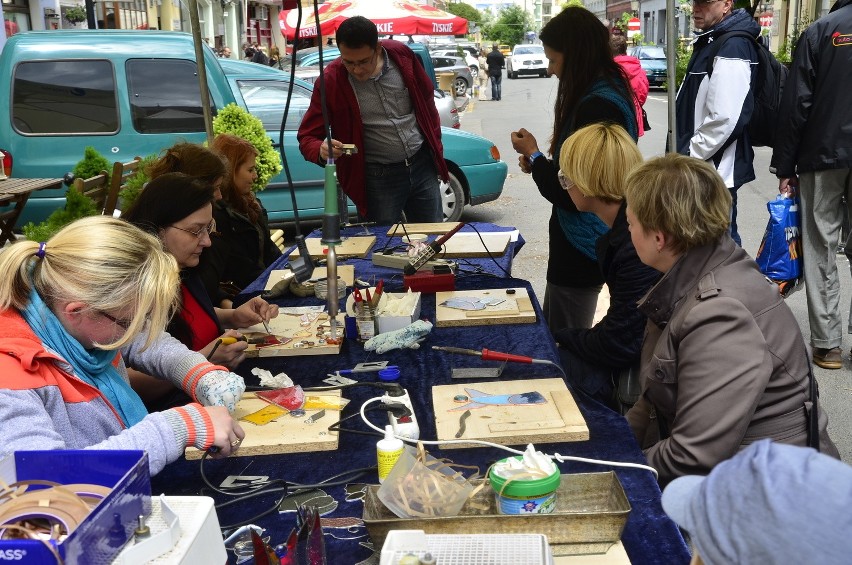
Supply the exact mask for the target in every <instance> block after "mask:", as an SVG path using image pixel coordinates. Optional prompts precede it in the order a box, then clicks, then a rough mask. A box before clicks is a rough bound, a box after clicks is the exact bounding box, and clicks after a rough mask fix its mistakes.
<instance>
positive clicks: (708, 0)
mask: <svg viewBox="0 0 852 565" xmlns="http://www.w3.org/2000/svg"><path fill="white" fill-rule="evenodd" d="M724 1H725V0H692V6H693V7H695V6H709V5H710V4H713V3H714V2H724Z"/></svg>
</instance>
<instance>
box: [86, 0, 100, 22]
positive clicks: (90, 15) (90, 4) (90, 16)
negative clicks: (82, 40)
mask: <svg viewBox="0 0 852 565" xmlns="http://www.w3.org/2000/svg"><path fill="white" fill-rule="evenodd" d="M86 24H87V25H88V26H89V29H97V28H98V19H97V18H96V17H95V0H86Z"/></svg>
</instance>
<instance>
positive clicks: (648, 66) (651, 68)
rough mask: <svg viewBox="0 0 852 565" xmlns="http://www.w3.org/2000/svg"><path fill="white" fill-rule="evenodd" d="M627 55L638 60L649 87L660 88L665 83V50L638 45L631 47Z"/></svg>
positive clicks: (653, 46)
mask: <svg viewBox="0 0 852 565" xmlns="http://www.w3.org/2000/svg"><path fill="white" fill-rule="evenodd" d="M627 54H628V55H631V56H633V57H636V58H637V59H639V64H640V65H642V69H643V70H644V71H645V75H646V76H647V77H648V84H649V85H650V86H659V87H662V86H663V85H664V84H665V83H666V81H667V80H668V71H667V69H666V50H665V48H663V47H657V46H655V45H639V46H638V47H631V48H630V50H629V51H628V52H627Z"/></svg>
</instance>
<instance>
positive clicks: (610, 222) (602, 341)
mask: <svg viewBox="0 0 852 565" xmlns="http://www.w3.org/2000/svg"><path fill="white" fill-rule="evenodd" d="M641 163H642V154H641V153H640V152H639V148H638V147H636V143H635V142H634V141H633V138H631V137H630V136H629V135H628V134H627V132H626V131H624V128H622V127H621V126H617V125H615V124H593V125H590V126H586V127H584V128H581V129H579V130H577V131H576V132H574V134H573V135H571V136H570V137H569V138H568V139H567V140H566V141H565V143H563V144H562V150H561V151H560V155H559V166H560V170H559V173H558V176H559V180H560V183H561V184H562V188H563V189H564V190H565V192H567V194H568V196H569V197H570V198H571V200H572V201H573V202H574V205H575V206H576V207H577V210H580V211H582V212H591V213H592V214H595V215H596V216H597V217H598V218H600V219H601V221H603V222H604V224H606V225H607V227H609V231H608V232H607V233H606V234H604V235H602V236H601V237H599V238H598V240H597V242H596V243H595V251H596V253H597V259H598V265H599V267H600V270H601V273H602V274H603V277H604V280H605V281H606V285H607V288H608V289H609V296H610V300H609V308H608V309H607V311H606V315H605V316H604V317H603V318H602V319H601V320H600V321H599V322H598V323H597V324H595V325H594V326H592V327H591V328H589V329H582V328H565V329H561V330H557V331H555V332H554V334H553V335H554V337H555V338H556V341H557V342H558V343H559V354H560V358H561V360H562V366H563V368H564V369H565V374H566V375H568V379H567V380H568V383H569V384H571V387H572V388H574V389H580V390H582V391H583V392H584V393H586V394H587V395H589V396H591V397H592V398H594V399H595V400H597V401H599V402H601V403H602V404H606V405H608V406H611V407H612V408H615V409H618V410H623V408H624V407H623V406H622V405H621V404H620V402H619V400H621V399H619V398H617V396H616V394H615V392H616V389H615V385H616V384H617V379H618V376H619V375H620V374H621V373H622V372H623V371H626V370H629V369H630V368H631V367H632V366H633V365H635V364H636V363H637V362H638V361H639V355H640V353H641V351H642V337H643V335H644V334H645V320H646V319H645V315H644V314H642V313H641V312H639V310H638V309H637V308H636V302H637V301H638V300H639V299H640V298H642V296H643V295H644V294H645V293H646V292H647V291H648V289H649V288H651V286H652V285H653V284H654V283H655V282H657V280H658V279H659V278H660V272H659V271H657V270H655V269H653V268H651V267H648V266H646V265H644V264H643V263H642V262H641V261H640V260H639V256H638V255H636V249H635V248H634V247H633V243H632V242H631V241H630V233H629V231H628V229H627V218H626V216H625V209H626V204H625V203H624V179H625V177H626V176H627V173H629V172H630V169H632V168H634V167H636V166H637V165H639V164H641Z"/></svg>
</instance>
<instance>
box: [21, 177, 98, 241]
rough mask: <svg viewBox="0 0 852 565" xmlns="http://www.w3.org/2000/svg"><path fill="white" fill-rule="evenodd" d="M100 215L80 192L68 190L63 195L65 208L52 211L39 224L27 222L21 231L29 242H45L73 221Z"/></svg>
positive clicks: (93, 204) (92, 202)
mask: <svg viewBox="0 0 852 565" xmlns="http://www.w3.org/2000/svg"><path fill="white" fill-rule="evenodd" d="M99 213H100V210H98V209H97V208H96V207H95V203H94V201H93V200H92V199H91V198H89V197H88V196H86V195H84V194H83V193H81V192H77V191H76V190H74V189H73V188H69V189H68V192H67V193H65V207H64V208H60V209H59V210H54V211H53V213H52V214H51V215H50V216H48V217H47V219H46V220H45V221H43V222H41V223H39V224H33V223H32V222H29V223H28V224H27V225H25V226H24V227H23V228H22V229H23V232H24V235H25V236H26V237H27V239H29V240H31V241H47V240H48V239H50V238H51V237H53V235H54V234H55V233H56V232H58V231H59V230H61V229H62V228H63V227H65V226H66V225H68V224H70V223H71V222H73V221H74V220H78V219H80V218H84V217H86V216H96V215H98V214H99Z"/></svg>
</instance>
